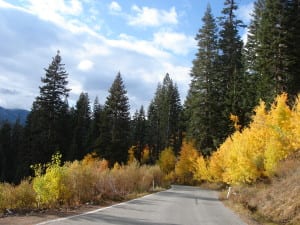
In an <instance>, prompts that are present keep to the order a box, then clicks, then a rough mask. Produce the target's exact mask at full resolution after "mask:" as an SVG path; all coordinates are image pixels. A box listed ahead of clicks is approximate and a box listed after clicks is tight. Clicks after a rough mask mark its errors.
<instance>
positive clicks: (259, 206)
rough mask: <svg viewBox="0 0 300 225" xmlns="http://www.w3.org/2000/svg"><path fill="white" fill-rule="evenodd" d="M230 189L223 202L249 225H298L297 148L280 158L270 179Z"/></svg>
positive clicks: (299, 154)
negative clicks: (240, 215)
mask: <svg viewBox="0 0 300 225" xmlns="http://www.w3.org/2000/svg"><path fill="white" fill-rule="evenodd" d="M232 190H233V194H232V195H231V196H230V199H229V200H225V203H226V204H228V205H229V207H231V208H233V209H234V210H235V211H238V212H239V213H241V214H243V215H244V216H246V217H248V219H249V218H250V220H251V221H252V223H251V222H249V221H248V223H249V224H264V225H275V224H276V225H300V151H298V152H297V153H295V154H293V155H291V156H290V157H288V158H287V159H285V160H284V161H282V162H281V163H280V164H279V166H278V168H277V170H276V173H275V175H274V177H272V178H271V179H268V180H264V181H260V182H257V183H256V184H253V185H251V186H236V187H233V189H232ZM225 195H226V193H225V192H224V193H223V198H226V196H225Z"/></svg>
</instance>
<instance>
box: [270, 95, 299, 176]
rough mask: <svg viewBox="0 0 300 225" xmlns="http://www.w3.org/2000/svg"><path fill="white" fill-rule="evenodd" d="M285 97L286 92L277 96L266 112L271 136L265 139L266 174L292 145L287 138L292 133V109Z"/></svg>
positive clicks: (285, 154) (272, 169)
mask: <svg viewBox="0 0 300 225" xmlns="http://www.w3.org/2000/svg"><path fill="white" fill-rule="evenodd" d="M287 98H288V96H287V94H286V93H283V94H281V95H279V96H277V97H276V100H275V101H274V103H273V104H272V107H271V110H270V112H269V114H268V118H267V119H268V120H267V123H268V125H269V127H270V136H271V138H270V139H269V140H267V143H266V150H265V169H266V174H267V175H271V174H272V173H273V172H274V170H275V168H276V166H277V163H278V162H279V161H280V160H282V159H284V158H286V157H287V156H288V155H289V154H290V153H291V152H292V151H293V146H292V143H291V142H290V138H289V136H290V134H291V133H292V126H291V116H292V111H291V109H290V108H289V106H288V105H287Z"/></svg>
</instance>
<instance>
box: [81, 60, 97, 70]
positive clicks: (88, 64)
mask: <svg viewBox="0 0 300 225" xmlns="http://www.w3.org/2000/svg"><path fill="white" fill-rule="evenodd" d="M93 67H94V63H93V62H92V61H90V60H88V59H84V60H81V61H80V63H79V64H78V66H77V68H78V69H79V70H81V71H89V70H91V69H92V68H93Z"/></svg>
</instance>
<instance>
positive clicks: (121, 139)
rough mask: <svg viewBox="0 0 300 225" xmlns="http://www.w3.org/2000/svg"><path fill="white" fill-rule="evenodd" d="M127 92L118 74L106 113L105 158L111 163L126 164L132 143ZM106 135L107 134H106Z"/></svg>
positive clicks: (106, 105)
mask: <svg viewBox="0 0 300 225" xmlns="http://www.w3.org/2000/svg"><path fill="white" fill-rule="evenodd" d="M126 94H127V91H126V89H125V85H124V83H123V80H122V77H121V74H120V73H118V74H117V76H116V78H115V80H114V82H113V84H112V86H111V88H110V89H109V95H108V97H107V99H106V102H105V106H104V111H105V119H106V127H107V128H108V130H105V131H104V132H106V138H109V139H108V140H107V141H109V142H108V143H103V144H106V146H103V148H104V149H105V156H106V157H107V158H108V160H109V161H110V163H114V162H126V160H127V151H128V149H129V145H130V143H129V141H130V113H129V109H130V106H129V102H128V97H127V96H126ZM104 135H105V134H104Z"/></svg>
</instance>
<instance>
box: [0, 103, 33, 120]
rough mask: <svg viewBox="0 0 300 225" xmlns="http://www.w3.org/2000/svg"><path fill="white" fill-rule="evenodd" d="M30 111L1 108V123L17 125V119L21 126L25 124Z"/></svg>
mask: <svg viewBox="0 0 300 225" xmlns="http://www.w3.org/2000/svg"><path fill="white" fill-rule="evenodd" d="M28 114H29V111H27V110H24V109H5V108H3V107H1V106H0V123H2V122H4V121H8V122H10V123H15V122H16V120H17V119H19V120H20V123H21V124H25V121H26V119H27V116H28Z"/></svg>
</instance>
